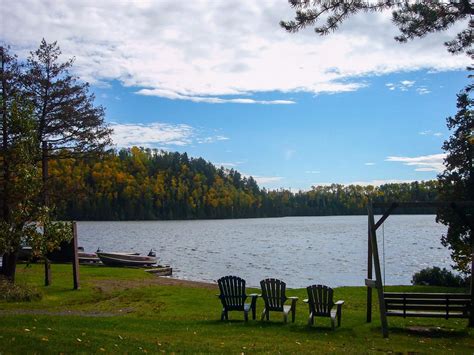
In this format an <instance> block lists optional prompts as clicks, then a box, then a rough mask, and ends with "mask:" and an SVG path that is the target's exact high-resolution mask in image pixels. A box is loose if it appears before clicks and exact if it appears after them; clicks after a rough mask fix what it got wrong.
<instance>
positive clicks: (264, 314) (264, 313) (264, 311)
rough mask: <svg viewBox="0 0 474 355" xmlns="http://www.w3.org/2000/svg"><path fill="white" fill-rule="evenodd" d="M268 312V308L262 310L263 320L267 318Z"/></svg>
mask: <svg viewBox="0 0 474 355" xmlns="http://www.w3.org/2000/svg"><path fill="white" fill-rule="evenodd" d="M266 313H267V310H266V309H265V308H264V309H263V312H262V319H261V320H262V321H263V320H264V319H265V316H266ZM267 320H268V319H267Z"/></svg>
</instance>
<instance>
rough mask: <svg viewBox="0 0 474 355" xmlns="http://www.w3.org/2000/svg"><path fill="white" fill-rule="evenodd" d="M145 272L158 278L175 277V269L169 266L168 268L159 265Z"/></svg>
mask: <svg viewBox="0 0 474 355" xmlns="http://www.w3.org/2000/svg"><path fill="white" fill-rule="evenodd" d="M145 272H148V273H150V274H153V275H156V276H171V275H173V268H172V267H171V266H169V265H166V266H161V265H158V266H155V267H152V268H150V269H145Z"/></svg>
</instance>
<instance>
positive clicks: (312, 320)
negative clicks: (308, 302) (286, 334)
mask: <svg viewBox="0 0 474 355" xmlns="http://www.w3.org/2000/svg"><path fill="white" fill-rule="evenodd" d="M313 324H314V316H313V313H310V315H309V318H308V325H313Z"/></svg>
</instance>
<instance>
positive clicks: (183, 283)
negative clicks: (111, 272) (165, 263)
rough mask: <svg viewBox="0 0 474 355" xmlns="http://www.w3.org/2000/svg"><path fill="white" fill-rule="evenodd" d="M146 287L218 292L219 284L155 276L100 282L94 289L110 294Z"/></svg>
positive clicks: (95, 284)
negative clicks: (172, 287)
mask: <svg viewBox="0 0 474 355" xmlns="http://www.w3.org/2000/svg"><path fill="white" fill-rule="evenodd" d="M146 286H180V287H192V288H205V289H209V290H214V289H215V290H217V284H213V283H207V282H200V281H189V280H180V279H173V278H169V277H163V276H155V277H152V278H146V279H141V280H114V279H110V280H100V281H95V282H94V288H96V289H97V290H99V291H102V292H110V291H115V290H120V289H122V290H123V289H130V288H137V287H146Z"/></svg>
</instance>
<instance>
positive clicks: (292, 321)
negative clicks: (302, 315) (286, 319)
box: [291, 308, 296, 323]
mask: <svg viewBox="0 0 474 355" xmlns="http://www.w3.org/2000/svg"><path fill="white" fill-rule="evenodd" d="M295 317H296V309H295V308H293V309H292V310H291V323H294V322H295Z"/></svg>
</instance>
